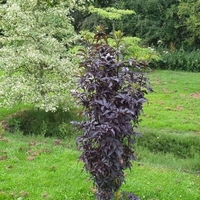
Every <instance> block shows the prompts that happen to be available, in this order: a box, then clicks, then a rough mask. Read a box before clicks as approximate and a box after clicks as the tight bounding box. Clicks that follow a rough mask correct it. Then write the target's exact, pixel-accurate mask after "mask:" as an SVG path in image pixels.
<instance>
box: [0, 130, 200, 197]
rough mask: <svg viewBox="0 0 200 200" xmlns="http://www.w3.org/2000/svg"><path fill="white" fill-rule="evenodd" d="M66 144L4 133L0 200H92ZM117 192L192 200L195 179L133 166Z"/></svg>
mask: <svg viewBox="0 0 200 200" xmlns="http://www.w3.org/2000/svg"><path fill="white" fill-rule="evenodd" d="M71 143H72V141H68V140H66V139H65V140H58V139H56V138H44V137H42V136H37V137H36V136H24V135H22V134H21V133H19V132H18V133H15V134H12V135H11V134H10V133H4V136H3V137H2V138H1V140H0V158H1V161H0V174H1V176H0V199H1V200H10V199H16V200H19V199H29V200H35V199H37V200H40V199H41V200H42V199H52V200H64V199H70V200H77V199H80V200H82V199H86V200H87V199H88V200H90V199H94V194H93V192H92V190H93V189H92V188H93V185H92V182H91V181H90V180H89V179H88V174H87V173H86V172H85V171H82V167H83V163H81V162H78V161H77V158H78V157H79V155H80V152H78V151H76V150H75V149H74V146H71ZM121 190H123V191H130V192H134V193H135V194H136V195H138V196H140V197H141V199H143V200H150V199H151V200H161V199H162V200H174V199H176V200H177V199H182V200H198V199H199V198H200V193H199V191H200V177H199V175H197V174H189V173H185V172H182V171H178V170H173V169H169V168H163V167H161V166H160V167H155V166H154V165H151V164H144V163H139V162H135V163H134V165H133V168H132V171H129V170H127V171H126V184H124V185H123V186H122V188H121Z"/></svg>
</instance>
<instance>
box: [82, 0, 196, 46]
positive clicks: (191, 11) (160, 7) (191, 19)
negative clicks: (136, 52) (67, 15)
mask: <svg viewBox="0 0 200 200" xmlns="http://www.w3.org/2000/svg"><path fill="white" fill-rule="evenodd" d="M94 6H95V7H98V8H102V9H104V10H106V7H113V8H116V9H124V10H126V9H128V10H134V11H135V13H136V14H135V15H131V17H130V16H126V15H125V16H123V18H122V19H121V21H118V22H117V23H116V30H117V29H120V30H122V31H123V32H125V33H126V34H127V35H131V36H136V37H139V38H142V40H143V41H144V42H145V43H146V44H148V45H155V46H157V44H158V41H162V42H163V44H164V45H165V46H166V47H167V48H169V47H170V43H173V44H174V46H175V47H176V48H177V49H179V48H180V47H182V46H184V48H189V49H198V48H199V47H200V43H199V33H200V31H199V19H200V17H199V13H200V12H199V9H200V1H199V0H192V1H191V2H188V1H186V0H183V1H177V0H168V1H166V0H124V1H94ZM102 22H103V23H104V24H105V25H106V26H107V27H108V29H109V30H110V25H111V24H110V21H109V20H103V19H102V18H101V17H99V16H98V15H95V14H94V13H90V14H89V15H87V17H86V18H85V21H84V22H83V28H85V27H87V28H88V29H90V28H91V27H94V26H96V25H98V24H99V23H102Z"/></svg>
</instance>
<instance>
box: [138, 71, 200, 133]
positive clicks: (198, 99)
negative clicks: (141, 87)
mask: <svg viewBox="0 0 200 200" xmlns="http://www.w3.org/2000/svg"><path fill="white" fill-rule="evenodd" d="M149 78H150V81H151V84H152V86H153V89H154V92H153V93H150V94H148V95H147V99H148V100H149V102H148V104H146V105H145V106H144V116H143V117H142V122H141V123H140V126H141V127H148V128H155V129H157V130H163V129H165V130H170V131H173V132H179V131H183V132H189V131H194V132H198V133H199V134H200V109H199V108H200V87H199V85H200V74H199V73H188V72H175V71H153V72H152V73H151V74H149Z"/></svg>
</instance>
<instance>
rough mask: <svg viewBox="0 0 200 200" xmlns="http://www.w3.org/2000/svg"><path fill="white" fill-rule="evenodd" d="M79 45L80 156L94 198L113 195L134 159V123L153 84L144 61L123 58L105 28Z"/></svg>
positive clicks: (110, 197)
mask: <svg viewBox="0 0 200 200" xmlns="http://www.w3.org/2000/svg"><path fill="white" fill-rule="evenodd" d="M100 37H101V38H103V39H104V40H105V42H106V44H102V43H101V42H100V40H97V41H99V43H94V44H91V45H89V47H88V48H86V49H85V50H82V51H81V52H82V53H81V56H82V58H83V61H82V62H81V63H80V69H81V72H80V73H81V74H80V78H79V89H78V90H77V91H74V95H75V96H76V97H77V99H78V101H79V103H80V104H81V105H82V106H83V108H84V111H83V115H84V116H85V117H86V121H84V122H81V123H76V124H77V125H78V127H79V128H80V129H82V130H83V131H84V134H83V135H82V136H80V137H78V139H77V143H78V147H79V149H80V150H82V155H81V157H80V159H81V160H83V161H84V163H85V168H86V170H87V171H88V172H89V173H90V174H91V177H92V179H93V181H94V183H95V186H96V188H97V194H96V197H97V199H101V200H106V199H113V198H114V196H115V195H114V193H115V192H117V191H118V190H119V188H120V186H121V184H122V183H123V182H124V178H125V177H124V172H123V171H124V170H125V169H126V168H131V161H132V160H134V151H133V144H134V137H135V136H136V135H137V132H136V130H135V127H136V126H137V124H138V122H139V115H140V112H141V111H142V105H143V103H144V102H146V99H145V97H144V96H145V94H147V92H148V90H151V88H149V86H148V81H147V78H146V76H145V74H144V71H145V70H147V65H146V63H143V62H138V61H136V60H134V59H131V60H123V58H122V55H120V51H119V49H116V48H113V47H111V46H109V44H108V43H107V40H106V37H105V33H102V32H97V34H96V35H95V38H98V39H99V38H100Z"/></svg>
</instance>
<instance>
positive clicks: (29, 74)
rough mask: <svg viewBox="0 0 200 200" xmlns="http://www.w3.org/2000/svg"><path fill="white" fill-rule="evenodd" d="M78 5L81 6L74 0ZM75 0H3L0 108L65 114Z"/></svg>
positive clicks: (71, 70) (71, 72)
mask: <svg viewBox="0 0 200 200" xmlns="http://www.w3.org/2000/svg"><path fill="white" fill-rule="evenodd" d="M78 2H79V4H81V3H84V1H80V0H79V1H78ZM74 6H77V1H70V0H57V1H51V0H42V1H38V0H7V3H6V4H0V18H1V20H0V30H1V33H2V34H1V35H0V71H1V74H2V75H0V106H1V107H12V106H13V105H15V104H18V103H20V102H22V103H24V104H33V105H34V106H35V107H37V108H40V109H44V110H45V111H56V110H57V109H58V108H61V109H63V110H67V109H68V108H69V104H70V102H71V101H70V98H71V97H70V90H71V89H72V87H73V82H74V81H73V79H74V73H75V71H76V63H77V61H78V58H77V55H72V54H71V53H70V52H69V51H68V50H69V49H70V48H71V47H72V45H74V44H75V42H76V40H77V38H78V36H77V35H76V34H75V32H74V29H73V26H72V25H71V20H72V19H71V18H70V16H69V12H70V10H72V9H73V8H74Z"/></svg>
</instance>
